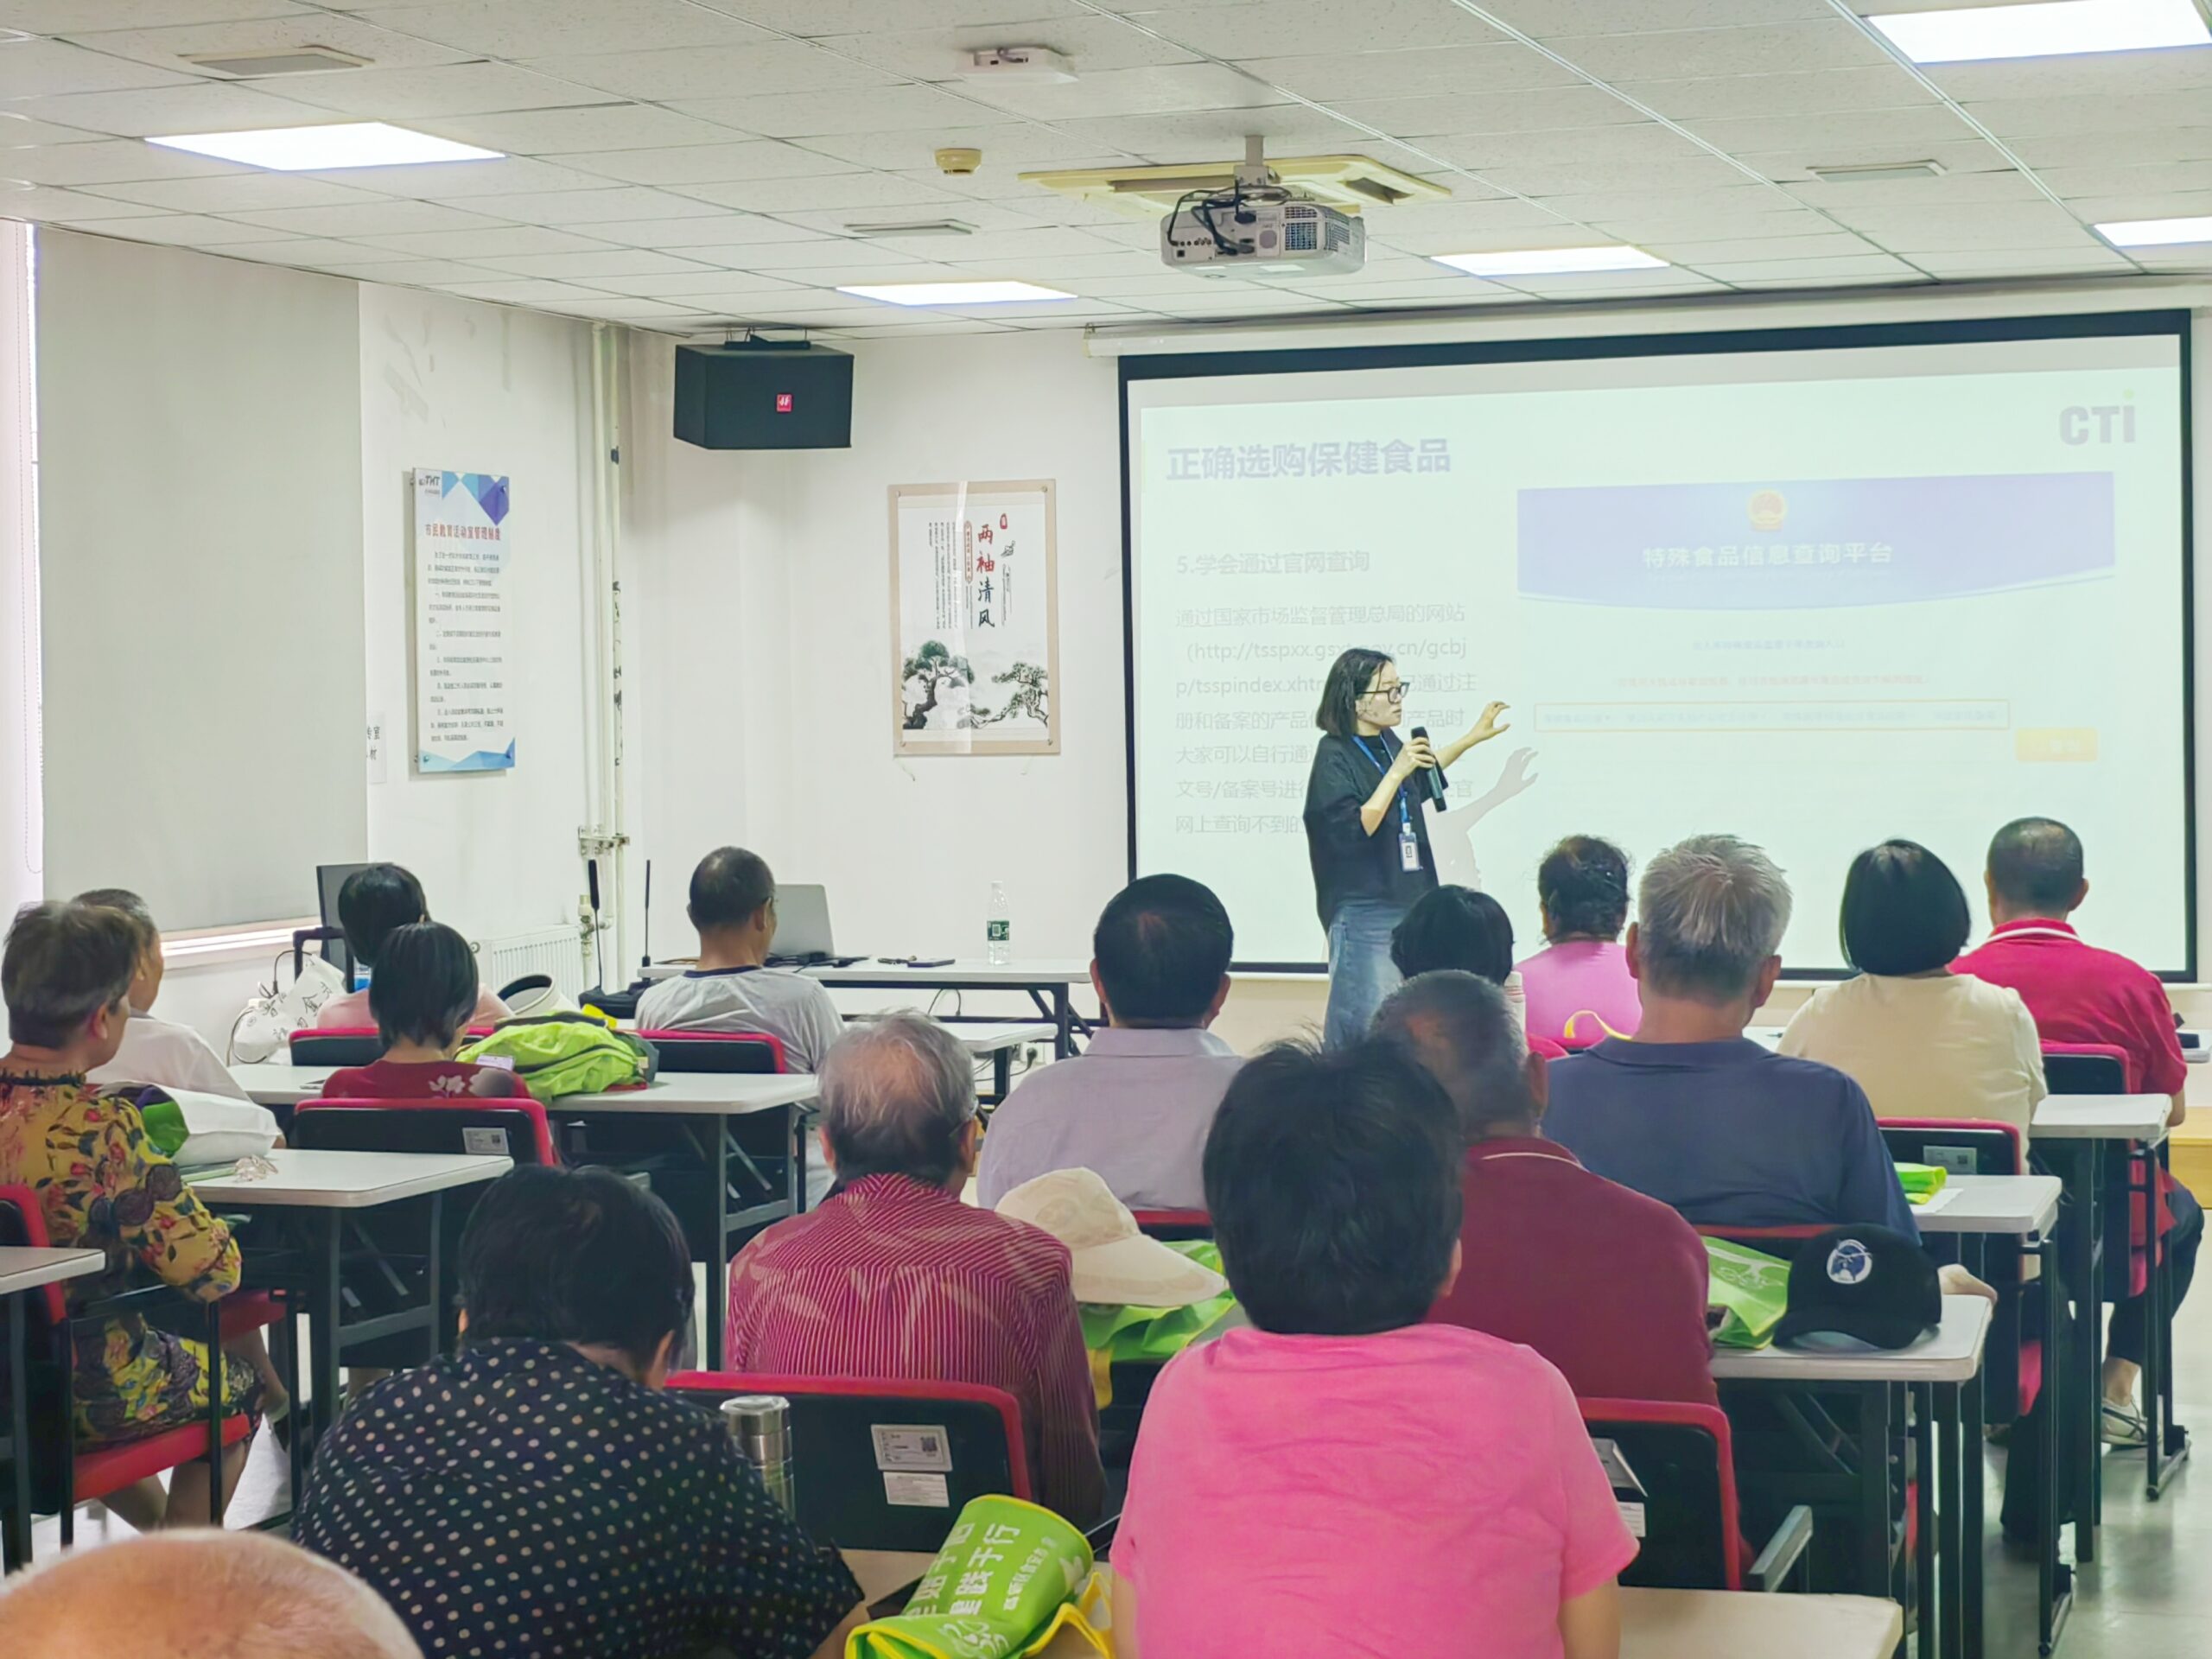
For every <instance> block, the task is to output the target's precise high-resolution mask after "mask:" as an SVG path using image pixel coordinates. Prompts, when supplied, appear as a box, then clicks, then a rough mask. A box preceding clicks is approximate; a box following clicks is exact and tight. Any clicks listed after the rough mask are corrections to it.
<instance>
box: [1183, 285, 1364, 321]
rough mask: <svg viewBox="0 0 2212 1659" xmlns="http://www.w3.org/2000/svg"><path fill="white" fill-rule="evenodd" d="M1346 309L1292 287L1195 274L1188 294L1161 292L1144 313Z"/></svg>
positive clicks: (1197, 315)
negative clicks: (1218, 280) (1209, 278)
mask: <svg viewBox="0 0 2212 1659" xmlns="http://www.w3.org/2000/svg"><path fill="white" fill-rule="evenodd" d="M1145 309H1146V310H1147V312H1149V313H1151V314H1153V315H1158V316H1161V317H1178V318H1194V319H1201V320H1211V319H1216V318H1230V317H1264V316H1270V315H1273V316H1280V315H1282V314H1283V313H1285V312H1287V311H1310V312H1339V311H1343V310H1344V309H1345V307H1344V306H1341V305H1338V304H1337V303H1336V302H1334V301H1331V300H1319V299H1316V298H1315V297H1314V296H1313V295H1310V294H1302V293H1300V292H1298V291H1296V290H1295V289H1279V288H1268V287H1263V286H1262V285H1261V284H1260V283H1230V282H1208V281H1206V280H1205V278H1203V277H1192V279H1191V289H1190V292H1189V293H1187V294H1185V295H1181V296H1175V295H1163V296H1160V298H1158V299H1157V300H1154V301H1152V302H1148V303H1147V306H1146V307H1145Z"/></svg>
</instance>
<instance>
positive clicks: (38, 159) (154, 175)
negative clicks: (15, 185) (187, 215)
mask: <svg viewBox="0 0 2212 1659" xmlns="http://www.w3.org/2000/svg"><path fill="white" fill-rule="evenodd" d="M254 171H255V169H253V168H244V167H238V166H235V165H233V164H232V162H219V161H216V160H214V159H213V158H212V157H210V156H188V155H187V154H186V153H185V152H184V151H182V150H181V149H157V148H156V146H154V145H152V144H148V143H141V142H140V141H139V140H137V139H136V138H105V139H102V140H100V141H99V143H89V144H41V145H40V146H39V147H37V148H36V149H8V150H0V175H7V176H9V177H11V178H17V179H28V180H29V181H31V182H32V183H34V184H63V185H67V184H133V183H137V182H138V181H142V180H145V179H204V178H214V177H230V178H245V177H249V176H251V175H252V174H253V173H254Z"/></svg>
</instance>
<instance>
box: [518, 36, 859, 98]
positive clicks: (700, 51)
mask: <svg viewBox="0 0 2212 1659" xmlns="http://www.w3.org/2000/svg"><path fill="white" fill-rule="evenodd" d="M524 67H527V68H530V69H533V70H535V71H537V73H540V74H546V75H555V76H558V77H559V78H560V79H563V80H573V81H575V82H577V83H578V84H579V85H582V86H597V87H599V88H601V90H603V91H606V92H620V94H621V95H622V96H623V97H625V98H646V99H652V100H653V101H654V102H655V103H658V104H672V103H674V102H676V101H677V99H686V98H743V97H747V96H751V95H753V94H757V93H764V92H834V91H837V90H839V89H842V88H846V87H853V86H895V85H897V84H898V83H897V81H896V80H895V79H894V78H893V76H891V75H890V74H888V73H886V72H885V71H883V70H880V69H873V68H870V67H868V65H866V64H862V63H855V62H854V61H853V60H851V59H849V58H846V57H842V56H840V55H839V54H836V53H834V52H825V51H823V49H822V48H819V47H814V46H809V45H807V44H806V43H805V42H804V41H778V40H764V41H761V42H760V43H758V44H755V45H749V46H685V47H676V48H668V49H664V50H661V51H655V52H603V53H594V54H584V55H578V56H569V57H551V56H541V55H537V54H532V55H531V56H530V57H529V58H527V59H525V60H524Z"/></svg>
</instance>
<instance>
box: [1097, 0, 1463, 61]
mask: <svg viewBox="0 0 2212 1659" xmlns="http://www.w3.org/2000/svg"><path fill="white" fill-rule="evenodd" d="M1109 9H1110V10H1115V11H1119V12H1122V13H1125V14H1127V15H1128V16H1131V17H1133V18H1134V19H1135V22H1138V23H1140V24H1141V25H1143V26H1144V27H1145V28H1147V29H1151V30H1152V31H1153V32H1154V33H1155V34H1159V35H1166V37H1167V38H1168V39H1169V40H1171V41H1175V42H1176V43H1177V44H1179V45H1181V46H1186V47H1190V48H1194V49H1196V50H1198V51H1200V52H1208V53H1211V54H1213V55H1214V56H1216V57H1220V58H1242V57H1249V56H1250V55H1252V52H1253V48H1255V46H1256V47H1264V48H1266V50H1267V53H1268V55H1269V56H1271V57H1285V58H1287V57H1301V56H1304V55H1306V54H1313V53H1330V52H1343V51H1345V50H1346V49H1347V47H1348V46H1350V45H1351V43H1353V42H1357V47H1356V48H1355V49H1357V50H1359V51H1363V52H1388V51H1390V50H1392V49H1394V48H1408V47H1411V48H1423V49H1427V48H1440V47H1452V46H1479V45H1483V44H1484V43H1488V42H1495V41H1503V40H1505V39H1506V38H1507V37H1506V36H1505V35H1502V34H1500V33H1499V32H1498V31H1497V29H1492V28H1491V26H1490V25H1489V24H1488V23H1485V22H1483V21H1482V20H1481V19H1480V18H1478V17H1476V16H1473V15H1472V14H1471V13H1469V12H1465V11H1462V10H1459V9H1458V8H1457V7H1454V6H1452V5H1449V4H1442V5H1440V4H1436V3H1433V0H1252V3H1245V4H1237V5H1190V6H1171V7H1168V8H1166V9H1165V10H1156V11H1155V10H1141V9H1139V8H1138V7H1135V6H1132V5H1121V4H1116V5H1113V6H1111V7H1110V8H1109Z"/></svg>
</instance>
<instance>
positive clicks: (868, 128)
mask: <svg viewBox="0 0 2212 1659" xmlns="http://www.w3.org/2000/svg"><path fill="white" fill-rule="evenodd" d="M675 107H676V108H677V110H679V111H682V112H683V113H684V114H686V115H696V116H697V117H698V118H700V119H701V120H702V121H717V122H720V123H721V124H722V125H724V126H727V127H735V128H737V129H738V130H741V131H744V132H751V133H757V134H759V135H760V137H764V138H804V137H810V136H812V135H814V134H817V133H834V132H898V131H911V130H914V129H916V128H921V127H956V126H960V127H964V126H976V125H978V124H989V122H990V118H991V111H989V110H988V109H986V108H985V107H983V106H982V105H977V104H973V103H970V102H969V101H967V100H966V99H960V98H955V97H953V96H952V95H950V93H947V92H939V91H938V89H937V88H936V87H934V86H879V87H874V88H871V89H868V90H866V91H850V92H768V93H762V94H759V95H756V96H753V97H750V98H709V99H688V100H684V99H679V100H677V101H676V103H675ZM1012 119H1013V117H1012V116H1008V117H1007V120H1012Z"/></svg>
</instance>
